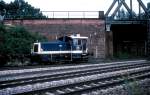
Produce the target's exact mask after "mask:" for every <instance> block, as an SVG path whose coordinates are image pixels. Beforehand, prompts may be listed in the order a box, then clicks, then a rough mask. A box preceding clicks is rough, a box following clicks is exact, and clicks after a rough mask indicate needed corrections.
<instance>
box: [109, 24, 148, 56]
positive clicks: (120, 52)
mask: <svg viewBox="0 0 150 95" xmlns="http://www.w3.org/2000/svg"><path fill="white" fill-rule="evenodd" d="M111 30H112V33H113V55H114V57H119V58H135V57H144V56H145V55H146V53H147V48H146V47H147V28H146V25H143V24H112V26H111Z"/></svg>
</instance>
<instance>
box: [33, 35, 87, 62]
mask: <svg viewBox="0 0 150 95" xmlns="http://www.w3.org/2000/svg"><path fill="white" fill-rule="evenodd" d="M87 40H88V37H83V36H80V34H76V35H71V36H63V37H60V38H58V39H57V40H54V41H50V42H37V43H34V44H33V48H32V50H31V61H32V62H38V63H39V62H60V61H79V60H84V61H87V60H88V48H87Z"/></svg>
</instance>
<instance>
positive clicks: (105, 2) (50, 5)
mask: <svg viewBox="0 0 150 95" xmlns="http://www.w3.org/2000/svg"><path fill="white" fill-rule="evenodd" d="M4 1H5V2H7V3H9V2H10V1H14V0H4ZM25 1H26V2H28V3H29V4H31V5H32V6H34V7H36V8H40V9H41V11H104V12H106V11H107V10H108V8H109V7H110V5H111V3H112V2H113V0H25ZM125 1H126V2H127V4H129V1H130V0H125ZM142 1H143V2H144V4H145V5H147V3H148V2H150V0H142ZM137 6H138V3H137V2H136V0H133V9H134V11H138V7H137ZM114 9H115V8H114ZM112 12H113V10H112ZM93 14H94V13H93Z"/></svg>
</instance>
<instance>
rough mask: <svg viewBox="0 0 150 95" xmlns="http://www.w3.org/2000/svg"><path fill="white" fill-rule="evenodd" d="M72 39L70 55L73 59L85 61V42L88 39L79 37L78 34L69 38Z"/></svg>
mask: <svg viewBox="0 0 150 95" xmlns="http://www.w3.org/2000/svg"><path fill="white" fill-rule="evenodd" d="M70 37H71V38H72V51H73V52H72V53H73V58H74V59H81V60H83V59H87V57H88V48H87V40H88V37H84V36H80V34H75V35H71V36H70Z"/></svg>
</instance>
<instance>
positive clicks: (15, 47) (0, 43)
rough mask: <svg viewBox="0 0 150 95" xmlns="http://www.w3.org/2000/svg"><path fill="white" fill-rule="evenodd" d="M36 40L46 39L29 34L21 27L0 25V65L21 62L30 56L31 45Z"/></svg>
mask: <svg viewBox="0 0 150 95" xmlns="http://www.w3.org/2000/svg"><path fill="white" fill-rule="evenodd" d="M37 40H39V41H45V40H46V38H45V37H43V36H41V35H39V34H33V33H30V32H28V31H27V30H26V29H25V28H24V27H21V26H13V27H10V26H4V25H0V60H1V59H3V64H1V65H4V64H6V63H7V62H8V61H11V62H13V61H14V60H19V61H21V62H23V59H24V57H28V56H29V55H30V50H31V45H32V43H34V42H35V41H37ZM6 60H7V61H6Z"/></svg>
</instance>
